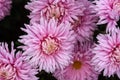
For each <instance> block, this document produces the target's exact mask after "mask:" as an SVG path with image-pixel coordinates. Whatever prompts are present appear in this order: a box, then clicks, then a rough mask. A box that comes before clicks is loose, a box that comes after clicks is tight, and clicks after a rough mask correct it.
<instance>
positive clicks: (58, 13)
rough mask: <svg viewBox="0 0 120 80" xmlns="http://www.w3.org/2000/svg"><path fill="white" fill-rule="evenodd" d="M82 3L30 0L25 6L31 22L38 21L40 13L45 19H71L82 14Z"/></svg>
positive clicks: (58, 0) (60, 0)
mask: <svg viewBox="0 0 120 80" xmlns="http://www.w3.org/2000/svg"><path fill="white" fill-rule="evenodd" d="M82 6H83V5H82V4H79V5H76V4H75V1H74V0H31V2H29V3H28V4H27V5H26V6H25V8H26V9H28V10H30V11H31V13H30V16H29V18H30V19H31V22H34V21H35V22H39V21H40V18H41V13H42V14H43V15H42V16H44V17H45V18H46V19H51V18H53V17H54V18H55V19H56V20H58V21H59V22H64V21H66V20H67V21H73V19H75V20H76V19H77V15H79V14H82V13H83V10H84V8H83V7H82Z"/></svg>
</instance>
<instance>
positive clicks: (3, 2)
mask: <svg viewBox="0 0 120 80" xmlns="http://www.w3.org/2000/svg"><path fill="white" fill-rule="evenodd" d="M11 3H12V1H11V0H0V20H2V19H3V18H4V17H5V16H7V15H9V14H10V9H11Z"/></svg>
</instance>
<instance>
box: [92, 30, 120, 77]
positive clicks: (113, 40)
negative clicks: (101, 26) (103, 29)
mask: <svg viewBox="0 0 120 80" xmlns="http://www.w3.org/2000/svg"><path fill="white" fill-rule="evenodd" d="M97 39H98V44H96V47H95V48H94V49H93V53H95V56H94V57H93V60H92V61H93V63H94V65H95V67H96V70H98V71H99V72H101V71H103V74H104V76H108V77H110V76H112V75H114V74H117V75H118V77H119V78H120V30H117V31H116V32H112V33H109V34H100V35H98V36H97Z"/></svg>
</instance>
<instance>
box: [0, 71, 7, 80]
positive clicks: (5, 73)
mask: <svg viewBox="0 0 120 80" xmlns="http://www.w3.org/2000/svg"><path fill="white" fill-rule="evenodd" d="M0 79H4V80H8V79H9V76H8V74H7V72H5V71H1V72H0Z"/></svg>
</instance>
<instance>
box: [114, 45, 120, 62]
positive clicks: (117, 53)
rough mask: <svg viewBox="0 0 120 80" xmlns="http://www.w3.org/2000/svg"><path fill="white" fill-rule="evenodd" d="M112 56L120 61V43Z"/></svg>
mask: <svg viewBox="0 0 120 80" xmlns="http://www.w3.org/2000/svg"><path fill="white" fill-rule="evenodd" d="M112 57H113V60H115V61H116V60H117V61H118V62H120V45H119V46H117V47H116V48H115V49H114V51H113V55H112Z"/></svg>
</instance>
